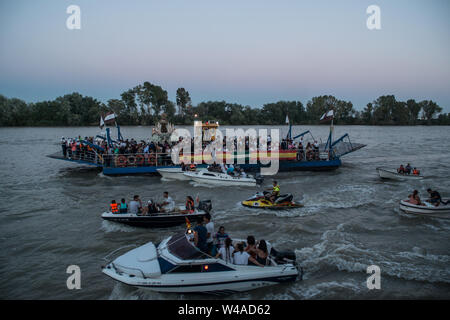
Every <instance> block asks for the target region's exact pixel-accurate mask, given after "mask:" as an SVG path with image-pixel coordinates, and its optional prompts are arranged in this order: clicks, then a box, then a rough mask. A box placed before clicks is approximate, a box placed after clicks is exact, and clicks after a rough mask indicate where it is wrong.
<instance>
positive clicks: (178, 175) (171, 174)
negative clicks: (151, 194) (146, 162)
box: [156, 168, 190, 181]
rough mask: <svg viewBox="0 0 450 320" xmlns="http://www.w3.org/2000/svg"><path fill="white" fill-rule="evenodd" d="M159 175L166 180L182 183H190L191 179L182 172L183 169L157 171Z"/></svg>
mask: <svg viewBox="0 0 450 320" xmlns="http://www.w3.org/2000/svg"><path fill="white" fill-rule="evenodd" d="M156 171H158V173H159V174H160V175H161V176H162V177H163V178H164V179H170V180H180V181H189V180H190V178H189V177H187V176H185V175H184V172H185V171H182V170H181V168H163V169H156Z"/></svg>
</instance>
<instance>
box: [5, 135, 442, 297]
mask: <svg viewBox="0 0 450 320" xmlns="http://www.w3.org/2000/svg"><path fill="white" fill-rule="evenodd" d="M280 129H281V132H282V134H285V133H286V131H287V128H286V127H283V128H281V127H280ZM307 129H311V131H312V132H313V134H314V136H315V137H316V138H318V139H319V138H321V139H322V140H326V138H327V134H328V128H327V127H326V126H309V127H305V126H298V127H294V133H297V132H298V133H301V132H303V131H305V130H307ZM150 133H151V128H149V127H123V128H122V134H123V135H124V137H125V138H131V137H134V138H146V137H147V136H148V135H149V134H150ZM344 133H349V134H350V138H351V140H352V141H354V142H359V143H364V144H367V146H366V147H365V148H363V149H361V150H358V151H356V152H355V153H352V154H349V155H347V156H344V157H343V158H342V161H343V166H342V167H341V168H339V169H338V170H336V171H332V172H295V173H280V174H278V175H277V180H278V181H279V184H280V185H281V190H282V192H290V193H293V194H294V195H295V198H297V199H300V198H301V199H302V201H303V203H304V204H305V207H304V208H300V209H294V210H292V211H286V212H272V211H269V212H267V211H258V210H252V209H248V208H244V207H242V206H241V205H240V201H241V200H243V199H245V198H247V197H248V196H250V195H252V194H253V193H254V192H255V191H257V190H258V189H259V188H248V187H242V188H230V187H223V188H217V187H214V188H209V187H206V186H198V185H192V184H190V183H189V182H165V181H161V180H160V178H159V177H157V176H120V177H108V176H104V175H103V174H102V173H101V172H99V171H98V170H96V169H91V168H89V167H86V166H80V165H77V164H73V163H69V162H65V161H58V160H54V159H50V158H47V157H45V155H47V154H51V153H54V152H56V151H58V150H60V146H59V144H58V142H59V139H60V138H61V136H65V137H75V136H78V135H82V136H88V135H89V136H91V135H96V134H98V128H93V127H89V128H1V129H0V150H1V152H0V175H1V179H0V189H1V193H0V216H1V223H0V238H1V242H2V249H1V251H0V275H1V282H0V298H2V299H191V298H201V299H208V298H209V297H206V296H196V295H178V294H159V293H152V292H148V291H145V290H141V289H135V288H133V287H128V286H125V285H121V284H119V283H117V282H115V281H113V280H112V279H110V278H108V277H107V276H105V275H103V274H102V273H101V270H100V266H101V265H102V264H104V261H103V260H102V258H103V257H104V256H106V255H107V254H108V253H109V252H111V251H113V250H115V249H117V248H119V247H121V246H124V245H127V244H144V243H146V242H148V241H155V242H159V241H161V240H162V239H164V238H165V237H167V236H169V235H171V234H172V233H174V232H177V231H180V230H182V229H183V227H182V226H180V227H175V228H167V229H153V230H152V229H139V228H134V227H127V226H123V225H119V224H115V223H111V222H106V221H103V220H102V219H101V217H100V215H101V213H102V212H103V211H105V209H106V208H107V206H108V203H110V201H111V199H117V200H119V199H120V198H122V197H126V198H127V199H130V198H131V197H132V195H134V194H136V193H137V194H139V195H140V196H141V198H142V199H143V200H147V199H149V198H153V199H159V198H160V197H161V196H162V192H163V191H165V190H167V191H169V193H170V194H171V196H172V197H173V198H174V199H175V201H177V202H178V203H180V204H181V203H182V202H183V200H184V199H185V196H186V195H188V194H190V195H193V196H194V197H195V196H196V195H197V194H199V195H200V197H201V198H202V199H211V200H212V204H213V211H212V214H213V219H214V222H215V225H216V228H218V227H219V226H220V225H224V226H225V227H226V229H227V231H228V233H229V234H231V236H232V237H235V238H245V237H246V236H247V235H249V234H252V235H254V236H255V237H256V238H257V239H262V238H264V239H266V240H269V241H271V242H272V244H273V245H274V246H275V247H276V248H279V249H281V250H295V252H296V255H297V259H298V261H299V263H300V265H301V266H302V267H303V269H304V278H303V281H296V282H294V283H289V284H282V285H278V286H272V287H268V288H265V289H262V290H256V291H250V292H246V293H241V294H235V295H232V296H229V297H226V298H233V299H362V298H363V299H364V298H366V299H397V298H407V299H416V298H424V299H429V298H432V299H443V298H445V299H449V298H450V221H449V220H443V219H437V218H423V217H416V216H412V217H411V216H408V215H405V214H403V213H401V212H400V211H399V209H398V201H399V200H400V199H402V198H404V197H406V196H407V195H408V194H409V193H410V192H411V191H412V190H413V189H418V190H419V192H420V194H421V195H422V198H424V197H425V194H426V189H427V188H428V187H431V188H437V189H438V190H439V191H440V192H441V194H442V195H443V196H447V197H448V196H450V179H449V177H450V174H449V172H450V161H449V158H450V141H449V139H448V137H450V127H437V126H436V127H422V126H417V127H370V126H336V127H335V136H336V137H339V136H340V135H342V134H344ZM406 162H410V163H411V164H412V165H413V166H417V167H419V168H421V170H422V173H423V174H424V175H426V176H427V179H424V180H422V181H408V182H394V181H381V180H380V179H379V178H378V175H377V172H376V170H375V168H376V167H378V166H390V167H393V168H394V167H397V166H398V165H399V164H400V163H403V164H406ZM270 184H271V178H270V177H269V178H266V181H265V187H268V186H270ZM373 264H374V265H378V266H379V267H380V268H381V289H380V290H369V289H368V288H367V286H366V279H367V277H368V276H369V275H368V274H367V273H366V268H367V266H369V265H373ZM69 265H78V266H79V267H80V268H81V289H80V290H69V289H67V287H66V280H67V277H68V276H69V274H67V273H66V269H67V267H68V266H69Z"/></svg>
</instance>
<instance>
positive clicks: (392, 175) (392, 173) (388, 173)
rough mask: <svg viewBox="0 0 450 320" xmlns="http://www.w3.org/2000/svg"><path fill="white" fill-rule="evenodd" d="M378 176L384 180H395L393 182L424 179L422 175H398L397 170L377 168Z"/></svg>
mask: <svg viewBox="0 0 450 320" xmlns="http://www.w3.org/2000/svg"><path fill="white" fill-rule="evenodd" d="M377 171H378V175H379V176H380V178H382V179H393V180H400V181H403V180H420V179H423V178H424V177H423V176H422V175H414V174H404V173H398V172H397V170H395V169H384V168H377Z"/></svg>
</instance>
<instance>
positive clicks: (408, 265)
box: [295, 224, 450, 283]
mask: <svg viewBox="0 0 450 320" xmlns="http://www.w3.org/2000/svg"><path fill="white" fill-rule="evenodd" d="M343 229H344V224H340V225H339V226H338V227H337V228H336V229H335V230H328V231H326V232H324V233H323V235H322V237H321V242H319V243H317V244H316V245H314V246H312V247H306V248H303V249H299V250H298V249H297V250H295V253H296V257H297V261H298V262H299V264H300V265H301V266H302V267H303V268H304V270H305V276H304V278H305V279H308V278H309V277H311V276H312V275H314V274H315V273H319V272H320V271H321V272H323V271H324V269H325V270H338V271H347V272H357V273H358V272H360V273H364V274H366V269H367V267H368V266H370V265H378V266H379V267H380V268H381V271H382V273H383V274H385V275H389V276H391V277H394V278H401V279H406V280H415V281H426V282H431V283H434V282H443V283H450V269H448V267H447V266H448V264H449V263H450V256H448V255H433V254H429V253H427V252H426V250H424V249H421V248H419V247H414V248H413V249H412V251H411V252H398V253H397V252H379V251H376V250H371V249H368V248H364V246H363V245H362V244H361V243H358V242H357V241H355V240H354V239H351V237H350V236H349V234H347V233H345V232H343Z"/></svg>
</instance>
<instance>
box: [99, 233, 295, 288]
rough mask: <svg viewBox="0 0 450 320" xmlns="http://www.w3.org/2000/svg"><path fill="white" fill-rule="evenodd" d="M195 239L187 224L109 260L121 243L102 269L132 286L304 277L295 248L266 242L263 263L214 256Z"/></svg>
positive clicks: (228, 284) (251, 284)
mask: <svg viewBox="0 0 450 320" xmlns="http://www.w3.org/2000/svg"><path fill="white" fill-rule="evenodd" d="M192 239H193V234H192V231H191V230H189V229H188V231H187V232H185V233H180V234H175V235H173V236H170V237H168V238H167V239H165V240H163V241H162V242H161V243H160V244H159V245H158V246H155V244H153V243H152V242H148V243H146V244H144V245H142V246H140V247H137V248H134V249H132V250H130V251H128V252H126V253H125V254H123V255H121V256H119V257H117V258H116V259H114V260H112V261H111V257H112V256H113V255H117V254H118V252H120V249H121V248H119V249H117V250H115V251H113V252H112V253H111V254H109V255H108V256H106V257H105V260H106V261H109V262H108V263H107V264H106V266H102V272H103V273H104V274H106V275H107V276H109V277H111V278H113V279H114V280H116V281H119V282H121V283H124V284H127V285H130V286H135V287H139V288H145V289H149V290H152V291H156V292H175V293H208V294H231V293H235V292H242V291H248V290H253V289H258V288H262V287H266V286H270V285H275V284H279V283H284V282H290V281H295V280H296V279H297V278H298V277H299V276H300V279H301V275H302V271H300V272H299V269H300V270H301V268H300V267H299V268H297V266H296V264H295V253H292V252H288V253H280V252H277V251H276V250H275V249H273V248H272V246H271V245H270V243H268V242H266V243H267V248H268V250H269V252H270V255H269V256H268V259H267V265H266V266H264V267H260V266H254V265H236V264H233V263H231V262H226V261H225V260H222V259H221V258H214V257H211V256H209V255H207V254H205V253H203V252H201V251H200V250H199V249H197V248H196V247H195V245H194V243H193V241H192ZM236 241H242V240H235V241H234V242H236ZM244 242H245V241H244Z"/></svg>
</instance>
